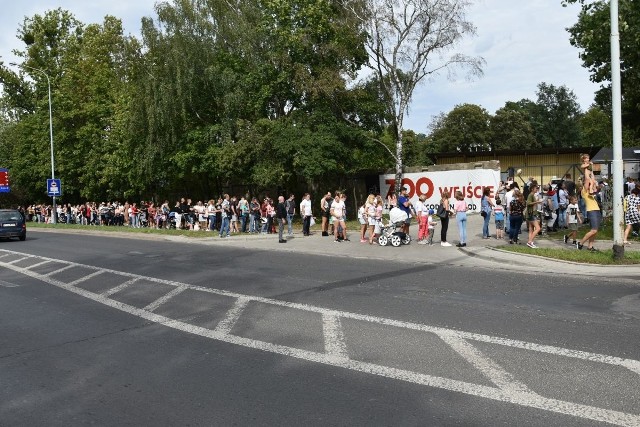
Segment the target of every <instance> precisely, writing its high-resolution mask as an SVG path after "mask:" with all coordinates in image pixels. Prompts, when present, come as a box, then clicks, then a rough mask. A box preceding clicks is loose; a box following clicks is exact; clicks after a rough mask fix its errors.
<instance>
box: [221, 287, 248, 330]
mask: <svg viewBox="0 0 640 427" xmlns="http://www.w3.org/2000/svg"><path fill="white" fill-rule="evenodd" d="M250 301H251V300H250V299H249V298H245V297H240V298H238V299H237V300H236V302H235V304H233V307H231V309H229V311H227V315H226V316H225V318H224V319H222V320H221V321H220V323H218V326H216V329H215V332H217V333H219V334H222V335H225V336H226V335H229V334H231V329H233V326H234V325H235V324H236V322H237V321H238V319H240V316H241V315H242V312H243V311H244V309H245V308H247V305H248V304H249V302H250Z"/></svg>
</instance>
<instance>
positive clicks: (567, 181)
mask: <svg viewBox="0 0 640 427" xmlns="http://www.w3.org/2000/svg"><path fill="white" fill-rule="evenodd" d="M564 185H565V190H567V194H568V196H569V197H573V196H575V195H576V183H575V182H573V180H572V179H571V174H570V173H568V174H566V175H565V176H564Z"/></svg>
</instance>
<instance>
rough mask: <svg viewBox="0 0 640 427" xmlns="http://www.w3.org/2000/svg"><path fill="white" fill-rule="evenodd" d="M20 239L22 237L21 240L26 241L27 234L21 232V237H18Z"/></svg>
mask: <svg viewBox="0 0 640 427" xmlns="http://www.w3.org/2000/svg"><path fill="white" fill-rule="evenodd" d="M18 239H20V241H21V242H24V241H25V240H27V235H26V234H21V235H20V237H18Z"/></svg>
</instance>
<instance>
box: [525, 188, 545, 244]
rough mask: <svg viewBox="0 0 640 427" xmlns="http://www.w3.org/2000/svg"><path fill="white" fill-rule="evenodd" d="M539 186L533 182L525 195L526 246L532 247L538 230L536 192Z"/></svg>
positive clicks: (538, 200) (537, 199)
mask: <svg viewBox="0 0 640 427" xmlns="http://www.w3.org/2000/svg"><path fill="white" fill-rule="evenodd" d="M539 188H540V186H539V185H538V184H537V183H535V182H534V183H533V184H531V186H530V192H529V196H528V197H527V221H528V222H529V239H528V240H527V246H529V247H530V248H532V249H536V248H537V246H536V244H535V243H533V240H534V239H535V238H536V236H537V235H538V233H539V232H540V211H541V204H542V202H541V200H540V195H539V194H538V191H539Z"/></svg>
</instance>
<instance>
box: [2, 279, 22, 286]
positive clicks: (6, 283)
mask: <svg viewBox="0 0 640 427" xmlns="http://www.w3.org/2000/svg"><path fill="white" fill-rule="evenodd" d="M0 286H2V287H4V288H18V287H20V285H16V284H15V283H11V282H5V281H4V280H0Z"/></svg>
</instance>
